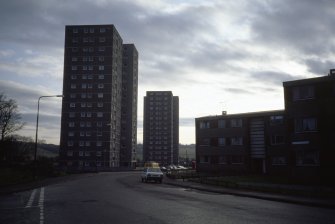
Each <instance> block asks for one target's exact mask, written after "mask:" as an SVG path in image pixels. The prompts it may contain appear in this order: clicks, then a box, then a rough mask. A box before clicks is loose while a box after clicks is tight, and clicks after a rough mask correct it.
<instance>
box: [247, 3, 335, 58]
mask: <svg viewBox="0 0 335 224" xmlns="http://www.w3.org/2000/svg"><path fill="white" fill-rule="evenodd" d="M252 9H253V10H254V12H255V14H254V18H253V20H252V22H251V28H252V31H253V35H254V38H255V41H257V42H258V43H261V44H262V45H272V46H273V47H274V48H273V50H279V51H288V52H294V51H296V52H297V53H301V54H308V55H315V56H323V57H324V56H328V55H329V54H331V53H332V52H333V51H334V49H335V39H334V34H335V27H334V25H333V24H334V23H335V10H334V9H335V1H332V0H321V1H314V0H297V1H289V0H283V1H267V2H266V3H264V4H263V5H261V4H256V6H253V7H252Z"/></svg>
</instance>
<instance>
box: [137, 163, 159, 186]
mask: <svg viewBox="0 0 335 224" xmlns="http://www.w3.org/2000/svg"><path fill="white" fill-rule="evenodd" d="M141 180H142V182H148V181H155V182H159V183H162V181H163V172H162V171H161V169H160V168H158V167H147V168H144V170H143V172H142V174H141Z"/></svg>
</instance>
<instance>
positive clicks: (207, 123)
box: [200, 121, 210, 129]
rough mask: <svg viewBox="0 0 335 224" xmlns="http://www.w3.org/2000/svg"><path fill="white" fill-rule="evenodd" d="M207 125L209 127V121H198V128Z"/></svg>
mask: <svg viewBox="0 0 335 224" xmlns="http://www.w3.org/2000/svg"><path fill="white" fill-rule="evenodd" d="M209 127H210V124H209V121H200V129H203V128H209Z"/></svg>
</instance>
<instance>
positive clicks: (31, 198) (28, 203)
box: [25, 189, 37, 208]
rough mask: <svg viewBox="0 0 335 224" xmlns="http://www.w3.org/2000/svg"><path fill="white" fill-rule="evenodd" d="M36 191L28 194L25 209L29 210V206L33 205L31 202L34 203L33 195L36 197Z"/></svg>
mask: <svg viewBox="0 0 335 224" xmlns="http://www.w3.org/2000/svg"><path fill="white" fill-rule="evenodd" d="M36 190H37V189H34V190H33V191H32V192H31V194H30V197H29V200H28V202H27V205H26V207H25V208H31V206H32V205H33V202H34V199H35V195H36Z"/></svg>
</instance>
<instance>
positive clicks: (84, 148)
mask: <svg viewBox="0 0 335 224" xmlns="http://www.w3.org/2000/svg"><path fill="white" fill-rule="evenodd" d="M132 46H133V49H134V51H136V49H135V47H134V45H132ZM124 48H125V45H123V41H122V38H121V37H120V35H119V33H118V31H117V30H116V28H115V27H114V26H113V25H78V26H77V25H74V26H66V28H65V51H64V79H63V95H64V98H63V104H62V119H61V141H60V162H61V165H63V166H65V167H67V168H68V169H69V170H80V171H90V170H106V169H112V168H116V167H120V165H121V160H120V158H121V156H120V155H121V153H124V152H125V151H126V149H122V150H121V139H123V138H124V137H123V136H121V126H122V124H121V116H122V114H121V110H122V109H121V108H122V107H123V105H128V104H127V103H128V102H127V100H131V102H132V104H131V106H132V107H137V82H136V83H135V82H132V83H133V84H136V87H135V88H132V90H133V91H136V93H135V92H134V93H132V94H131V95H132V97H134V96H136V99H135V100H134V99H133V98H132V99H128V98H125V99H123V98H122V94H123V91H122V85H123V71H124V66H123V64H127V63H128V60H131V61H132V64H133V63H134V61H135V59H134V58H131V59H125V58H124V57H123V49H124ZM136 60H137V51H136ZM130 69H135V70H136V72H133V73H132V74H133V75H134V76H135V75H136V77H134V79H137V61H136V65H135V66H132V68H130ZM129 89H131V88H129ZM127 94H129V93H127ZM134 102H135V103H136V105H135V104H134ZM126 107H127V106H126ZM131 119H134V117H132V118H131ZM135 119H136V118H135ZM130 122H132V121H130ZM132 123H133V122H132ZM135 130H136V129H135ZM124 134H125V136H126V135H127V133H126V132H125V133H124ZM135 135H136V134H135ZM125 138H126V139H124V140H125V141H126V140H127V137H125ZM127 150H130V151H132V149H130V148H128V149H127Z"/></svg>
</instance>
